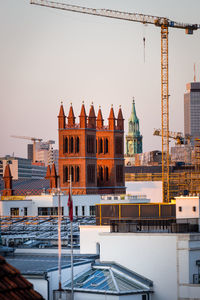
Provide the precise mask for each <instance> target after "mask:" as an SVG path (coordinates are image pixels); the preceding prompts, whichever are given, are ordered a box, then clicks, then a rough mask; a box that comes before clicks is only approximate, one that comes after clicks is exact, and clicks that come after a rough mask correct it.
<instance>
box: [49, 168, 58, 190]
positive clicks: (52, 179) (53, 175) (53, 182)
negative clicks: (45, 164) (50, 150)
mask: <svg viewBox="0 0 200 300" xmlns="http://www.w3.org/2000/svg"><path fill="white" fill-rule="evenodd" d="M50 186H51V188H52V189H54V188H57V174H56V166H55V164H54V163H53V164H52V168H51V176H50Z"/></svg>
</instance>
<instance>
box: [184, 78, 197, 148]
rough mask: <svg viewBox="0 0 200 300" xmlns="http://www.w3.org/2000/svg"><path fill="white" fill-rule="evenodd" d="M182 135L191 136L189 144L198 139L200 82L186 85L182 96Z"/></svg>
mask: <svg viewBox="0 0 200 300" xmlns="http://www.w3.org/2000/svg"><path fill="white" fill-rule="evenodd" d="M184 133H185V135H188V134H189V135H191V144H192V145H194V140H195V138H200V82H190V83H187V84H186V93H185V94H184Z"/></svg>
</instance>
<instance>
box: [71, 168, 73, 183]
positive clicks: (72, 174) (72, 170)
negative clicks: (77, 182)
mask: <svg viewBox="0 0 200 300" xmlns="http://www.w3.org/2000/svg"><path fill="white" fill-rule="evenodd" d="M71 180H72V182H73V181H74V167H71Z"/></svg>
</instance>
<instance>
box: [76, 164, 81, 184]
mask: <svg viewBox="0 0 200 300" xmlns="http://www.w3.org/2000/svg"><path fill="white" fill-rule="evenodd" d="M79 178H80V168H79V167H76V181H77V182H78V181H79Z"/></svg>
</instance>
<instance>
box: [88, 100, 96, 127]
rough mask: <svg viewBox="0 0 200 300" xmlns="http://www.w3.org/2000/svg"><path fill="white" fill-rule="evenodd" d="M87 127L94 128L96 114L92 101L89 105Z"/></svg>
mask: <svg viewBox="0 0 200 300" xmlns="http://www.w3.org/2000/svg"><path fill="white" fill-rule="evenodd" d="M88 127H89V128H96V115H95V111H94V106H93V103H92V104H91V106H90V112H89V116H88Z"/></svg>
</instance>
